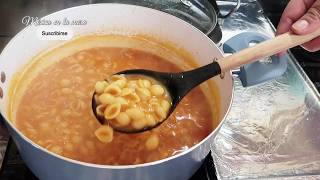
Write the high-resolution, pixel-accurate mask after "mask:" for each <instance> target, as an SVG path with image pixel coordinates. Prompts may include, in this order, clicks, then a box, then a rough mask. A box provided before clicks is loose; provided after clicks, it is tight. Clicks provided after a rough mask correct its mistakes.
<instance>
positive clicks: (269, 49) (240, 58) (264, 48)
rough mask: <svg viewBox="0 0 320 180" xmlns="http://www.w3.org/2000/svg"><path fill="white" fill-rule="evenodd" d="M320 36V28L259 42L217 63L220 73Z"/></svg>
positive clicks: (289, 33)
mask: <svg viewBox="0 0 320 180" xmlns="http://www.w3.org/2000/svg"><path fill="white" fill-rule="evenodd" d="M318 36H320V28H319V29H317V30H316V31H314V32H312V33H310V34H306V35H295V34H292V33H291V32H288V33H285V34H282V35H280V36H277V37H275V38H273V39H269V40H267V41H264V42H261V43H259V44H257V45H255V46H252V47H250V48H247V49H244V50H242V51H239V52H237V53H235V54H233V55H231V56H227V57H225V58H222V59H220V60H219V61H218V63H219V65H220V68H221V72H226V71H229V70H231V69H234V68H237V67H240V66H242V65H245V64H248V63H250V62H253V61H256V60H259V59H261V58H265V57H268V56H271V55H274V54H277V53H279V52H281V51H285V50H287V49H289V48H292V47H294V46H298V45H301V44H303V43H306V42H308V41H310V40H312V39H314V38H316V37H318Z"/></svg>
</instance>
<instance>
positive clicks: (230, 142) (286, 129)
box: [212, 0, 320, 179]
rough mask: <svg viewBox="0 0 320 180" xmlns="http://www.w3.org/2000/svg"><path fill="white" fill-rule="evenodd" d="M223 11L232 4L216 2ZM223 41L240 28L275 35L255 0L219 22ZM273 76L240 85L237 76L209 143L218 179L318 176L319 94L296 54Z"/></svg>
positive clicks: (290, 56)
mask: <svg viewBox="0 0 320 180" xmlns="http://www.w3.org/2000/svg"><path fill="white" fill-rule="evenodd" d="M218 4H219V7H220V8H221V11H222V13H223V12H227V11H228V10H229V9H230V8H231V7H232V6H234V2H232V1H219V2H218ZM220 24H221V25H222V31H223V39H222V41H221V43H222V44H223V42H225V41H226V40H228V39H229V38H230V37H233V36H235V35H236V34H239V33H241V32H260V33H262V34H264V35H267V36H269V37H273V36H274V27H273V26H272V25H271V23H270V21H269V20H268V19H267V18H266V17H265V16H264V14H263V10H262V8H261V6H260V4H259V3H258V2H257V1H255V0H242V3H241V6H240V8H239V10H238V11H237V12H235V13H234V14H233V15H232V16H231V17H229V18H227V19H224V20H220ZM286 57H287V61H288V69H287V71H286V72H285V74H284V75H283V76H281V77H279V78H277V79H274V80H271V81H268V82H265V83H262V84H259V85H256V86H253V87H246V88H244V87H243V86H242V85H241V82H240V80H239V79H237V78H235V82H234V86H235V91H234V99H233V103H232V107H231V110H230V113H229V114H228V116H227V119H226V121H225V122H224V124H223V127H222V128H221V130H220V131H219V133H218V135H217V137H216V139H215V143H214V145H213V146H212V150H213V153H212V155H213V157H214V160H215V164H216V170H217V174H218V177H219V179H255V178H259V179H274V178H276V179H278V178H279V179H317V178H320V176H317V175H318V174H319V175H320V136H319V132H320V95H319V93H318V91H317V90H316V88H315V87H314V85H313V84H312V82H311V81H310V80H309V78H308V77H307V76H306V74H305V73H304V71H303V70H302V69H301V67H300V66H299V64H298V63H297V61H296V60H295V58H294V57H293V56H292V55H291V54H290V53H288V54H287V55H286Z"/></svg>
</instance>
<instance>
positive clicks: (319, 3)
mask: <svg viewBox="0 0 320 180" xmlns="http://www.w3.org/2000/svg"><path fill="white" fill-rule="evenodd" d="M318 28H320V0H316V1H315V2H314V3H313V5H312V6H311V8H310V9H309V10H308V12H307V13H306V14H305V15H304V16H302V17H301V18H300V19H299V20H298V21H296V22H295V23H294V24H293V25H292V27H291V30H292V31H293V32H294V33H296V34H308V33H311V32H313V31H315V30H316V29H318Z"/></svg>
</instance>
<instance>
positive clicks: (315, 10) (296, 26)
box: [276, 0, 320, 52]
mask: <svg viewBox="0 0 320 180" xmlns="http://www.w3.org/2000/svg"><path fill="white" fill-rule="evenodd" d="M319 28H320V0H291V1H290V2H289V3H288V5H287V7H286V8H285V10H284V12H283V14H282V17H281V19H280V22H279V25H278V28H277V33H276V34H277V35H280V34H283V33H286V32H288V31H292V32H293V33H295V34H300V35H304V34H308V33H311V32H313V31H315V30H316V29H319ZM301 46H302V47H303V48H304V49H306V50H308V51H310V52H315V51H318V50H320V37H318V38H316V39H313V40H311V41H309V42H307V43H305V44H303V45H301Z"/></svg>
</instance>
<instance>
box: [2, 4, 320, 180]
mask: <svg viewBox="0 0 320 180" xmlns="http://www.w3.org/2000/svg"><path fill="white" fill-rule="evenodd" d="M50 2H51V1H44V0H34V1H26V0H22V1H20V3H21V4H20V6H22V7H28V8H30V7H32V6H34V4H35V3H40V4H41V5H42V6H44V7H49V8H47V9H45V10H41V12H39V13H40V14H41V13H42V15H44V14H45V13H49V12H53V11H55V10H58V9H62V7H70V6H73V5H81V4H87V3H90V2H92V1H86V0H82V1H81V0H79V1H76V0H72V1H68V3H67V2H66V1H62V0H61V1H58V2H56V1H55V4H50ZM1 3H5V5H6V6H2V5H0V15H1V17H7V16H6V15H5V14H2V13H6V12H7V10H8V8H4V7H8V6H9V7H10V6H11V7H13V5H12V4H10V3H8V2H0V4H1ZM218 4H219V6H220V8H221V7H222V8H221V11H222V12H223V11H226V9H230V6H233V5H234V3H233V1H232V0H231V1H230V2H229V1H220V3H218ZM50 7H54V8H50ZM241 7H242V8H240V9H239V12H238V13H235V14H234V15H233V16H231V17H230V18H229V19H226V20H222V19H219V23H220V24H221V25H222V31H223V34H224V37H223V40H222V43H223V42H224V41H225V40H226V39H228V38H229V37H231V36H233V35H235V34H237V33H239V32H243V31H258V32H261V33H265V34H267V35H269V36H272V34H273V30H274V29H273V28H272V26H271V25H270V22H269V21H268V20H267V19H266V18H265V17H264V16H263V12H262V9H261V6H260V5H259V4H258V2H257V1H255V0H243V1H242V4H241ZM5 9H7V10H5ZM45 11H46V12H45ZM9 13H10V14H17V16H18V17H17V18H16V19H15V20H10V22H14V21H16V22H20V20H19V18H20V16H21V9H15V10H13V11H10V12H9ZM32 13H34V12H32ZM31 15H32V14H31ZM249 17H251V19H250V18H249ZM6 20H7V21H8V19H6ZM246 23H247V24H246ZM20 28H21V26H17V25H12V24H11V25H10V26H7V27H6V26H0V49H2V48H3V47H4V45H5V44H6V43H7V42H8V40H9V39H10V38H11V37H12V36H13V35H14V34H15V33H16V32H18V31H19V30H20ZM235 29H236V30H238V31H237V32H234V31H235ZM291 52H292V54H293V55H294V57H295V58H296V59H297V62H299V64H300V66H301V67H302V68H303V69H304V71H305V72H306V73H307V74H308V76H309V78H310V79H311V80H312V81H313V83H314V85H315V86H316V87H317V88H318V90H320V58H319V56H317V53H315V54H312V53H306V52H305V51H303V50H302V49H301V48H298V47H296V48H293V49H292V50H291ZM289 59H290V57H289ZM292 59H294V58H292ZM296 66H297V67H296ZM289 67H291V68H290V69H289V70H288V72H287V73H286V74H285V75H284V77H283V78H280V80H279V79H277V80H275V82H271V83H266V84H264V85H261V86H256V87H250V88H243V87H241V84H240V83H239V82H238V81H237V80H236V81H235V100H234V105H233V107H232V108H231V112H230V116H229V119H227V121H226V123H225V125H224V126H223V127H222V129H221V130H220V132H219V134H218V136H217V138H216V142H215V144H214V145H213V147H212V149H213V152H214V153H213V157H212V156H211V153H210V154H209V155H208V156H207V158H206V160H205V162H204V164H203V165H202V166H201V168H200V169H199V170H198V171H197V172H196V174H195V175H194V176H193V177H192V179H199V180H206V179H218V178H217V176H218V177H219V179H229V178H230V177H237V178H240V179H241V178H246V177H248V178H254V177H258V176H257V175H255V174H253V175H250V173H249V172H250V171H254V173H256V174H263V175H262V176H264V175H265V176H268V177H269V176H270V174H271V175H272V177H276V176H277V174H279V176H280V177H282V176H287V175H288V174H292V175H299V171H297V170H295V169H294V168H292V169H286V168H285V167H286V165H287V166H288V168H291V167H292V166H290V164H287V162H289V163H290V162H291V161H285V160H283V159H282V160H279V161H277V162H274V161H268V159H269V160H270V159H271V160H273V159H272V158H273V157H274V155H275V156H278V155H279V154H278V152H277V151H276V150H274V151H270V148H269V147H265V146H258V144H259V143H262V141H261V142H254V140H252V138H254V139H255V140H256V139H257V138H256V137H254V135H255V134H254V133H257V132H261V133H262V132H263V133H268V132H269V130H270V131H272V130H274V128H277V127H268V126H272V125H273V124H276V125H277V123H276V121H275V120H279V122H280V121H282V119H286V118H287V116H286V115H283V114H285V112H283V111H282V110H281V111H280V110H277V109H273V110H272V111H268V109H267V108H265V107H263V105H264V104H263V103H265V102H266V103H274V104H276V105H277V107H278V108H279V107H282V106H280V105H281V103H280V102H282V101H287V99H285V98H287V97H291V96H293V95H292V94H293V92H291V91H296V89H294V88H292V89H294V90H292V89H290V88H287V89H285V88H284V87H285V85H287V86H289V87H292V86H295V85H292V83H293V82H292V81H295V80H296V79H294V80H291V79H290V77H291V75H292V74H294V75H295V76H299V77H300V76H303V72H299V71H300V70H299V67H298V65H297V64H295V60H292V63H291V60H290V66H289ZM301 73H302V75H301ZM300 80H301V79H299V82H297V84H299V86H303V87H304V88H303V90H304V91H306V89H307V90H308V92H307V93H305V94H308V95H310V94H311V95H312V96H315V95H314V93H310V92H309V91H310V89H312V87H311V85H310V84H309V83H308V79H305V80H306V81H307V82H306V83H305V81H304V82H303V83H301V82H300ZM279 84H281V85H279ZM263 86H265V87H263ZM269 86H279V89H278V91H279V92H278V93H275V92H273V91H272V92H271V90H270V89H272V88H270V87H269ZM262 87H263V88H262ZM261 90H263V91H266V93H269V94H276V95H279V94H281V93H284V94H282V95H283V96H282V97H281V98H279V97H278V99H277V97H273V98H274V100H273V102H270V101H265V99H262V98H263V95H261V93H259V92H260V91H261ZM268 91H269V92H268ZM247 93H248V94H250V99H254V100H257V101H259V102H261V103H259V105H261V106H262V107H260V109H259V108H256V107H254V108H253V109H255V110H256V111H259V110H263V111H261V113H260V114H254V113H251V112H250V111H247V112H242V111H239V112H238V107H239V106H240V105H239V104H238V103H244V102H249V101H248V100H247V98H248V97H245V95H246V94H247ZM285 93H287V94H285ZM290 93H291V94H290ZM240 94H244V95H240ZM238 96H239V97H238ZM308 98H310V97H308ZM312 98H313V99H312V100H308V99H307V100H305V101H310V102H313V101H315V99H316V98H314V97H312ZM279 99H281V100H279ZM308 103H309V102H306V104H308ZM279 104H280V105H279ZM246 105H247V104H246ZM268 106H271V105H270V104H268ZM294 108H295V107H288V109H289V110H290V111H288V112H287V114H288V113H290V112H291V110H294ZM280 109H281V108H280ZM298 110H299V109H298ZM266 111H267V112H266ZM261 114H262V115H264V116H265V117H263V116H262V115H261ZM235 116H237V118H239V119H241V118H242V119H243V120H242V121H240V120H238V119H237V118H235ZM313 116H316V115H312V114H311V115H310V120H312V117H313ZM258 118H260V123H261V122H263V123H265V124H259V123H257V121H255V120H256V119H258ZM307 118H308V119H309V116H308V117H307ZM309 122H310V121H309ZM241 123H243V124H245V125H243V124H241ZM269 123H270V124H269ZM272 123H273V124H272ZM0 124H1V123H0ZM288 124H290V122H288ZM276 125H274V126H276ZM302 125H303V124H302ZM237 126H239V127H242V128H244V129H245V130H246V131H248V133H247V134H246V133H241V130H240V129H239V128H237ZM283 126H284V125H283ZM308 126H312V125H309V124H308ZM0 127H1V128H0V165H1V161H2V160H3V162H2V166H1V170H0V179H3V180H7V179H8V180H9V179H10V180H34V179H36V177H35V176H34V175H33V174H32V173H31V171H30V170H29V169H28V168H27V167H26V166H25V164H24V163H23V160H22V159H21V158H20V156H19V153H18V151H17V149H16V147H15V144H14V143H13V142H12V141H11V140H9V141H8V139H9V138H8V135H7V133H6V131H5V129H4V128H3V125H1V126H0ZM252 127H254V128H255V129H254V130H253V131H254V132H250V130H249V129H250V128H252ZM279 127H281V126H280V125H279ZM279 127H278V128H279ZM259 128H260V129H259ZM268 128H269V129H268ZM265 130H266V132H265ZM267 130H268V131H267ZM269 133H270V132H269ZM273 133H276V132H273ZM287 133H288V132H287ZM257 134H259V133H257ZM271 134H272V133H271ZM294 134H295V135H296V136H297V137H299V133H294ZM259 135H260V134H259ZM278 135H279V136H280V135H281V134H278ZM251 136H252V137H251ZM259 138H260V137H259ZM259 138H258V139H259ZM268 138H269V139H268V142H269V141H270V142H269V143H277V142H273V141H272V136H270V137H268ZM286 138H289V137H286ZM297 139H299V138H297ZM286 140H287V139H286ZM311 140H314V139H311ZM311 140H309V141H311ZM283 141H285V140H283ZM300 141H302V140H301V139H300ZM271 145H272V144H270V147H271ZM278 145H279V146H280V145H282V144H278ZM251 146H252V148H248V147H251ZM255 146H256V147H255ZM255 148H256V149H255ZM263 148H264V149H263ZM268 148H269V149H268ZM244 152H245V153H244ZM272 153H274V154H272ZM282 153H283V154H284V155H286V151H282ZM299 153H300V152H299ZM261 154H264V156H260V155H261ZM280 155H281V154H280ZM299 155H300V156H303V154H301V153H300V154H299ZM293 156H295V155H293ZM300 156H297V157H300ZM3 157H4V158H3ZM252 157H253V158H252ZM288 157H291V156H290V155H288ZM281 158H283V157H281ZM281 158H280V159H281ZM213 161H215V163H217V164H216V167H215V165H214V163H213ZM261 163H262V165H264V167H265V168H261V167H262V166H259V165H260V164H261ZM281 163H282V164H281ZM247 164H249V166H252V167H251V169H250V167H247V166H248V165H247ZM274 164H280V166H279V167H281V168H282V169H280V170H279V171H276V169H277V167H275V166H274ZM281 165H283V166H281ZM302 165H303V164H302ZM308 165H309V164H308ZM307 167H308V166H307ZM301 169H302V168H301ZM309 169H312V168H309ZM294 170H295V171H294ZM266 171H270V172H266ZM305 171H307V170H305ZM310 171H311V170H310ZM311 172H312V173H313V174H317V171H314V170H312V171H311ZM216 174H217V176H216ZM300 174H302V175H303V174H304V173H302V172H301V173H300Z"/></svg>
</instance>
